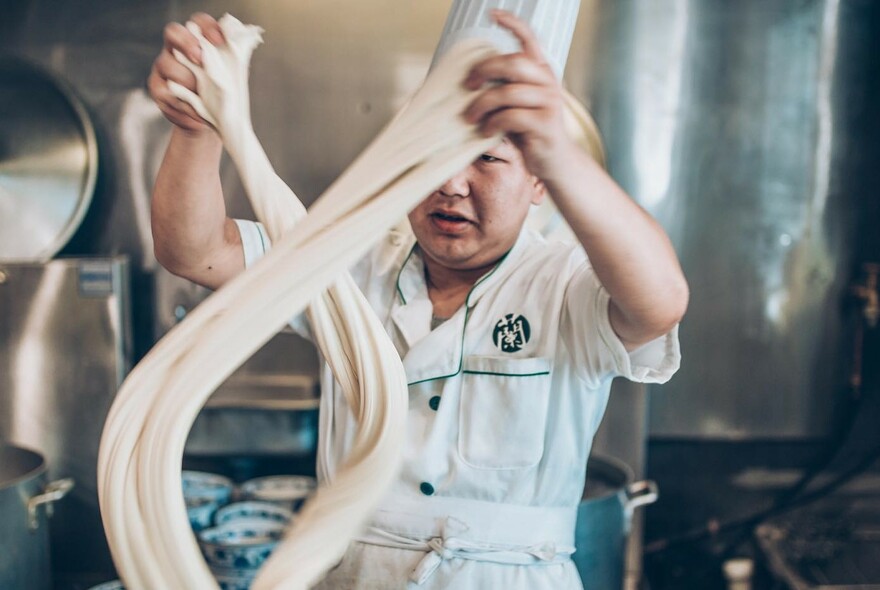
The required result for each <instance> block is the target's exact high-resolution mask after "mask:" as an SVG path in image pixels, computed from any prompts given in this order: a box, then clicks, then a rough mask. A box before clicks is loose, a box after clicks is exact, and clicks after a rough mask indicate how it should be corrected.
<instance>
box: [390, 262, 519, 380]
mask: <svg viewBox="0 0 880 590" xmlns="http://www.w3.org/2000/svg"><path fill="white" fill-rule="evenodd" d="M509 253H510V250H508V251H507V253H505V254H504V256H502V257H501V258H500V259H499V260H498V264H496V265H495V268H493V269H492V270H490V271H489V272H487V273H486V274H484V275H483V276H482V277H480V278H479V279H478V280H477V282H476V283H474V285H473V286H472V287H471V289H470V291H468V294H467V297H466V298H465V301H464V323H463V326H462V328H461V344H460V345H459V350H458V369H456V370H455V372H454V373H450V374H449V375H441V376H439V377H429V378H428V379H421V380H419V381H413V382H412V383H407V384H406V385H407V387H409V386H410V385H417V384H419V383H427V382H428V381H439V380H440V379H449V378H450V377H455V376H456V375H458V374H459V373H461V368H462V366H463V364H464V336H465V334H467V324H468V318H469V317H470V315H471V304H470V299H471V294H472V293H473V292H474V289H476V288H477V287H478V286H479V285H480V284H481V283H482V282H483V281H485V280H486V279H488V278H489V277H491V276H492V275H493V274H495V271H496V270H498V268H499V267H500V266H501V263H502V262H503V261H504V259H505V258H507V254H509ZM410 255H412V252H410ZM408 258H409V257H407V259H408ZM404 264H406V263H405V262H404ZM401 268H402V267H401ZM399 276H400V275H399V274H398V277H399ZM398 290H399V288H398ZM401 297H403V294H402V293H401ZM404 305H406V301H404Z"/></svg>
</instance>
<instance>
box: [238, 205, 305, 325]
mask: <svg viewBox="0 0 880 590" xmlns="http://www.w3.org/2000/svg"><path fill="white" fill-rule="evenodd" d="M235 224H236V225H237V226H238V233H239V235H241V247H242V250H243V252H244V267H245V268H250V267H251V266H253V265H254V264H256V263H257V261H258V260H259V259H260V258H262V257H263V256H264V255H265V254H266V252H268V251H269V249H270V248H271V247H272V241H271V240H270V239H269V234H268V233H266V228H265V227H263V224H262V223H258V222H256V221H249V220H245V219H236V220H235ZM288 323H289V324H290V327H291V328H292V329H293V331H294V332H296V333H297V334H298V335H299V336H302V337H303V338H305V339H307V340H310V341H314V339H313V338H312V331H311V329H310V328H309V322H308V318H307V317H306V313H305V312H302V313H300V314H298V315H297V316H296V317H294V318H293V319H291V320H290V321H289V322H288Z"/></svg>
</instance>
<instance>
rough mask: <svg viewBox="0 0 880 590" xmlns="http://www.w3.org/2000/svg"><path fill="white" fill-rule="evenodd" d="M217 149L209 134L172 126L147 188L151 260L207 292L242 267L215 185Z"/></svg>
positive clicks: (232, 228)
mask: <svg viewBox="0 0 880 590" xmlns="http://www.w3.org/2000/svg"><path fill="white" fill-rule="evenodd" d="M222 149H223V148H222V144H221V142H220V139H219V138H218V137H217V136H216V135H215V134H214V133H200V134H192V133H188V132H185V131H182V130H180V129H178V128H175V129H174V131H173V132H172V136H171V141H170V143H169V144H168V149H167V150H166V152H165V158H164V160H163V161H162V165H161V167H160V169H159V174H158V176H157V178H156V184H155V187H154V189H153V202H152V229H153V241H154V250H155V254H156V258H157V260H158V261H159V262H160V263H161V264H162V265H163V266H164V267H166V268H167V269H168V270H169V271H171V272H173V273H174V274H177V275H180V276H183V277H185V278H188V279H190V280H192V281H195V282H197V283H200V284H203V285H205V286H208V287H211V288H216V287H219V286H220V285H221V284H223V283H224V282H226V281H227V280H229V279H230V278H231V277H232V276H234V275H235V274H237V273H238V272H240V271H241V270H242V269H243V268H244V259H243V256H242V254H241V248H240V243H239V236H238V232H237V230H236V228H235V224H234V222H232V221H231V220H229V219H227V217H226V205H225V203H224V201H223V190H222V187H221V185H220V175H219V165H220V157H221V154H222Z"/></svg>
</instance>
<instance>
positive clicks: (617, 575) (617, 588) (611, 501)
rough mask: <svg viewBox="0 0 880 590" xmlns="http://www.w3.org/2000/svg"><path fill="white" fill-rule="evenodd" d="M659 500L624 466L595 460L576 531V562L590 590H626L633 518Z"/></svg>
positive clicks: (594, 457) (649, 484)
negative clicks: (626, 570) (638, 510)
mask: <svg viewBox="0 0 880 590" xmlns="http://www.w3.org/2000/svg"><path fill="white" fill-rule="evenodd" d="M657 498H658V492H657V485H656V484H655V483H654V482H653V481H635V482H634V481H633V475H632V471H631V470H630V469H629V467H627V466H626V464H625V463H623V462H621V461H619V460H617V459H614V458H611V457H602V456H597V455H595V454H594V455H592V456H591V457H590V460H589V462H588V463H587V482H586V485H585V486H584V496H583V500H582V501H581V504H580V506H579V507H578V515H577V527H576V528H575V547H576V548H577V550H576V551H575V553H574V555H573V556H572V560H573V561H574V564H575V566H576V567H577V569H578V573H579V574H580V576H581V579H582V580H583V582H584V586H585V587H586V588H590V589H591V590H592V589H596V590H621V588H623V579H624V565H625V561H626V546H627V541H628V539H629V534H630V530H631V524H632V517H633V512H634V511H635V509H636V508H638V507H639V506H644V505H646V504H653V503H654V502H656V501H657Z"/></svg>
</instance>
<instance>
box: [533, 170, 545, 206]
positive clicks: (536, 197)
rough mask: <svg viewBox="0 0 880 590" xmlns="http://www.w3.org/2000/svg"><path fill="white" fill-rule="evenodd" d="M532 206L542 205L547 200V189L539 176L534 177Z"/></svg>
mask: <svg viewBox="0 0 880 590" xmlns="http://www.w3.org/2000/svg"><path fill="white" fill-rule="evenodd" d="M532 189H533V194H532V205H540V204H541V203H542V202H543V201H544V199H545V198H547V187H546V186H544V182H543V181H542V180H541V179H540V178H538V177H537V176H532Z"/></svg>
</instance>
